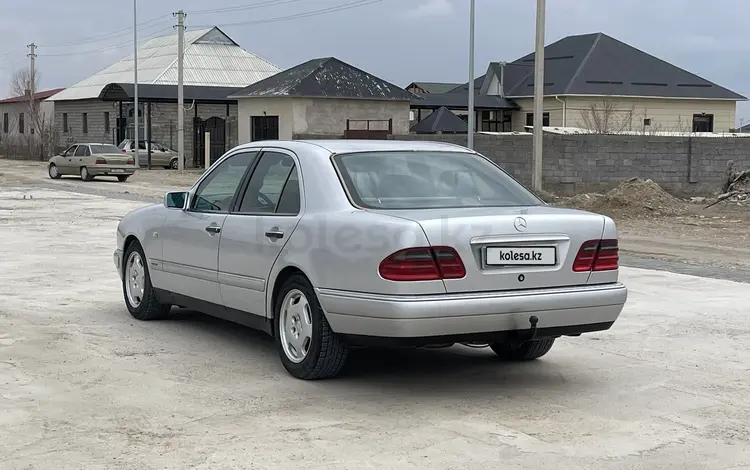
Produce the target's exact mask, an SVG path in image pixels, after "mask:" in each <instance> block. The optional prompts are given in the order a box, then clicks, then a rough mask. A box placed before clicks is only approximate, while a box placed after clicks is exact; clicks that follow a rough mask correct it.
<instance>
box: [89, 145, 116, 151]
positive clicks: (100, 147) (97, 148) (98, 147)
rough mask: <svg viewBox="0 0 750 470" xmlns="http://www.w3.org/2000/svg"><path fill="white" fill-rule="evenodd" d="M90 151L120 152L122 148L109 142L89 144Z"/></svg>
mask: <svg viewBox="0 0 750 470" xmlns="http://www.w3.org/2000/svg"><path fill="white" fill-rule="evenodd" d="M90 147H91V153H122V150H120V149H119V148H117V147H115V146H114V145H110V144H91V145H90Z"/></svg>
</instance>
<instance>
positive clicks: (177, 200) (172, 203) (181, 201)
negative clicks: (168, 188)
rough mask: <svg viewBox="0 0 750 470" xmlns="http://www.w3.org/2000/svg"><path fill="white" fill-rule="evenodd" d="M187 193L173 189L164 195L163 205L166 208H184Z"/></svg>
mask: <svg viewBox="0 0 750 470" xmlns="http://www.w3.org/2000/svg"><path fill="white" fill-rule="evenodd" d="M187 199H188V193H187V192H185V191H175V192H171V193H167V194H165V195H164V207H166V208H167V209H180V210H184V209H185V207H186V206H187Z"/></svg>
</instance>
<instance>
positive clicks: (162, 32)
mask: <svg viewBox="0 0 750 470" xmlns="http://www.w3.org/2000/svg"><path fill="white" fill-rule="evenodd" d="M171 31H172V27H171V26H170V27H168V28H166V29H164V28H162V29H161V30H159V31H156V32H154V33H152V34H151V35H150V36H147V37H145V38H144V40H149V39H154V38H158V37H160V36H164V35H165V33H167V32H171ZM132 44H133V41H132V40H130V41H126V42H122V43H119V44H113V45H111V46H108V47H103V48H99V49H92V50H88V51H78V52H63V53H58V54H39V57H69V56H77V55H87V54H97V53H100V52H108V51H113V50H116V49H119V48H121V47H125V46H131V45H132Z"/></svg>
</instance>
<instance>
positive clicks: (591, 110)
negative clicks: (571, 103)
mask: <svg viewBox="0 0 750 470" xmlns="http://www.w3.org/2000/svg"><path fill="white" fill-rule="evenodd" d="M634 115H635V107H634V106H631V107H630V108H628V109H620V108H619V107H618V106H617V104H616V103H615V102H614V101H611V100H607V99H603V100H602V101H601V102H599V103H594V104H592V105H590V106H589V107H588V108H586V109H584V110H582V111H581V121H582V122H583V124H584V126H585V127H586V129H588V130H590V131H592V132H594V133H596V134H619V133H620V132H622V131H625V130H630V128H631V127H632V124H633V117H634Z"/></svg>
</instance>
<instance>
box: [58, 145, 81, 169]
mask: <svg viewBox="0 0 750 470" xmlns="http://www.w3.org/2000/svg"><path fill="white" fill-rule="evenodd" d="M77 148H78V146H77V145H71V146H70V147H68V149H67V150H66V151H64V152H63V153H61V154H60V156H61V157H62V158H60V164H59V165H58V167H59V168H58V170H60V174H61V175H71V174H74V173H75V174H78V172H77V171H73V155H75V153H76V149H77Z"/></svg>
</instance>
